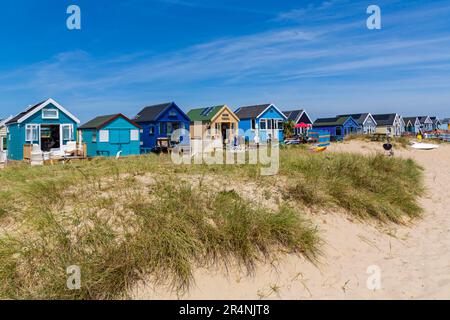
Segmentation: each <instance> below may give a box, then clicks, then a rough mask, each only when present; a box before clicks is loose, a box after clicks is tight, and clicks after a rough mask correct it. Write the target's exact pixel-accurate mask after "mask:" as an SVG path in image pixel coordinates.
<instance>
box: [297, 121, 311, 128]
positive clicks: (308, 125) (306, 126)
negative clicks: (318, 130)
mask: <svg viewBox="0 0 450 320" xmlns="http://www.w3.org/2000/svg"><path fill="white" fill-rule="evenodd" d="M295 128H296V129H298V128H301V129H307V128H311V125H310V124H306V123H304V122H302V123H299V124H296V125H295Z"/></svg>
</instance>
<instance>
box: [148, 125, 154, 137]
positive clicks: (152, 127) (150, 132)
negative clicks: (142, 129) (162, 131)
mask: <svg viewBox="0 0 450 320" xmlns="http://www.w3.org/2000/svg"><path fill="white" fill-rule="evenodd" d="M148 134H149V135H151V136H152V135H154V134H155V127H154V126H150V127H148Z"/></svg>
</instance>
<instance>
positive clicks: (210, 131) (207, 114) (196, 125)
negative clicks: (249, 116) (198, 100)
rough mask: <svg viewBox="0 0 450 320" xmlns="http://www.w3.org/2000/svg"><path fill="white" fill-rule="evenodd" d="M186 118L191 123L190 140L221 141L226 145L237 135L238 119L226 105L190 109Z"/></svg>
mask: <svg viewBox="0 0 450 320" xmlns="http://www.w3.org/2000/svg"><path fill="white" fill-rule="evenodd" d="M187 116H188V117H189V119H190V121H191V124H190V136H191V139H195V140H204V139H207V140H217V139H222V142H223V143H224V144H227V143H231V142H232V141H233V139H234V138H235V137H236V136H237V134H238V129H239V118H238V117H237V116H236V114H235V113H234V112H233V111H231V109H230V108H229V107H228V106H227V105H219V106H214V107H208V108H198V109H192V110H190V111H189V112H188V113H187Z"/></svg>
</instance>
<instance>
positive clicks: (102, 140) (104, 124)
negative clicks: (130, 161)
mask: <svg viewBox="0 0 450 320" xmlns="http://www.w3.org/2000/svg"><path fill="white" fill-rule="evenodd" d="M140 130H141V127H140V126H139V125H138V124H137V123H135V122H133V121H132V120H130V119H128V118H127V117H126V116H124V115H123V114H112V115H106V116H99V117H96V118H94V119H92V120H91V121H88V122H87V123H85V124H83V125H82V126H81V127H80V128H79V132H80V140H81V141H82V142H83V143H85V144H86V147H87V156H88V157H98V156H104V157H112V156H117V155H120V156H130V155H139V154H140V144H141V142H140Z"/></svg>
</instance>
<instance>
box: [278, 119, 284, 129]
mask: <svg viewBox="0 0 450 320" xmlns="http://www.w3.org/2000/svg"><path fill="white" fill-rule="evenodd" d="M277 129H278V130H283V120H278V127H277Z"/></svg>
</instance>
